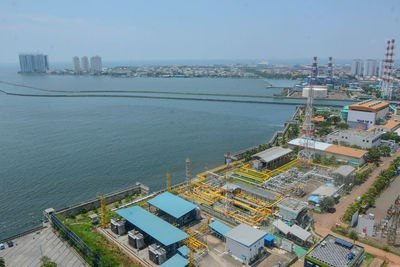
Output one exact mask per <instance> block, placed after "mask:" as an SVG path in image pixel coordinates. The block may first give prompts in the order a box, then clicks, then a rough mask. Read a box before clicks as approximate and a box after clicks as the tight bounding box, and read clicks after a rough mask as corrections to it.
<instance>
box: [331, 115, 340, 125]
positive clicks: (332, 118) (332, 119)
mask: <svg viewBox="0 0 400 267" xmlns="http://www.w3.org/2000/svg"><path fill="white" fill-rule="evenodd" d="M329 120H330V121H332V122H333V123H334V124H335V125H336V124H338V122H340V121H341V120H342V119H341V118H340V117H339V116H332V117H329Z"/></svg>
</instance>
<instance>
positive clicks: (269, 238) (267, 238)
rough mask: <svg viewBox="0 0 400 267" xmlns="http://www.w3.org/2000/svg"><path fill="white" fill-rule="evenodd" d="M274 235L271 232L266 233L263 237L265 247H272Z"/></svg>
mask: <svg viewBox="0 0 400 267" xmlns="http://www.w3.org/2000/svg"><path fill="white" fill-rule="evenodd" d="M274 240H275V237H274V236H273V235H271V234H267V235H266V236H265V237H264V245H265V246H267V247H272V246H273V245H274Z"/></svg>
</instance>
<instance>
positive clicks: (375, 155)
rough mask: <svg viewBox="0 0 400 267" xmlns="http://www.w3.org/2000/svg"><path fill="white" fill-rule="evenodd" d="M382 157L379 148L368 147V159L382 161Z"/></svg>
mask: <svg viewBox="0 0 400 267" xmlns="http://www.w3.org/2000/svg"><path fill="white" fill-rule="evenodd" d="M380 159H381V152H380V151H379V149H378V148H376V147H372V148H370V149H368V156H367V160H368V161H369V162H378V161H380Z"/></svg>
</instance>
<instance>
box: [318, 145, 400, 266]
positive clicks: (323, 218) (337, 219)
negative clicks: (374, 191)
mask: <svg viewBox="0 0 400 267" xmlns="http://www.w3.org/2000/svg"><path fill="white" fill-rule="evenodd" d="M399 156H400V150H398V151H397V152H396V153H395V154H394V155H393V156H391V157H389V158H383V162H382V163H381V165H380V166H379V167H378V168H376V169H375V170H374V171H373V172H372V173H371V175H370V177H369V179H368V180H367V181H365V182H364V183H363V184H362V185H360V186H358V187H356V188H355V189H354V190H353V191H352V192H351V193H350V194H349V195H347V196H345V197H344V198H343V199H341V201H340V202H339V203H338V204H337V205H336V206H335V208H336V212H335V213H328V214H314V219H315V231H316V232H317V233H318V234H320V235H322V236H325V235H327V234H329V233H330V234H334V235H336V236H340V235H338V234H336V233H333V232H332V231H331V230H330V229H331V228H332V227H333V226H334V225H336V224H343V223H342V221H341V219H342V217H343V215H344V213H345V212H346V210H347V208H348V207H349V206H350V205H351V204H352V203H353V201H354V200H355V199H356V198H357V197H358V196H361V195H362V194H363V193H364V192H366V191H367V190H368V188H369V187H370V186H371V185H372V184H373V182H374V181H375V179H376V177H378V175H379V174H380V172H381V171H382V170H384V169H386V168H388V167H389V166H390V162H391V161H392V160H393V159H394V158H396V157H399ZM342 238H344V239H347V238H346V237H343V236H342ZM347 240H349V239H347ZM350 241H351V240H350ZM359 244H360V245H361V246H363V247H365V250H366V251H367V252H368V253H371V254H374V255H376V256H378V257H380V258H382V259H386V260H388V261H391V262H393V263H397V264H400V257H399V256H397V255H394V254H392V253H389V252H385V251H383V250H381V249H377V248H374V247H371V246H369V245H366V244H363V243H359Z"/></svg>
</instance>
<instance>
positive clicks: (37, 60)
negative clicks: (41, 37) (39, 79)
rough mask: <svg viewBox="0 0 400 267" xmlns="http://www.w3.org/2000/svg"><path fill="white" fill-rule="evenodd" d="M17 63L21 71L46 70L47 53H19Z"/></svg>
mask: <svg viewBox="0 0 400 267" xmlns="http://www.w3.org/2000/svg"><path fill="white" fill-rule="evenodd" d="M19 65H20V68H21V72H39V73H40V72H46V71H48V70H49V61H48V58H47V55H43V54H20V55H19Z"/></svg>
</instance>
